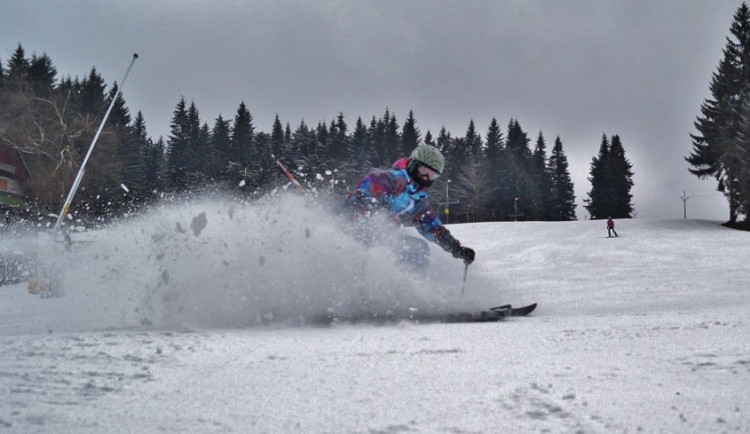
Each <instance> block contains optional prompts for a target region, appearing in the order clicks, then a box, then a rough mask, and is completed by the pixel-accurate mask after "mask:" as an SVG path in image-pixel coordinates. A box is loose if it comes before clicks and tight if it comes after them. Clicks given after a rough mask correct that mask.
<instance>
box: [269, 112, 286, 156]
mask: <svg viewBox="0 0 750 434" xmlns="http://www.w3.org/2000/svg"><path fill="white" fill-rule="evenodd" d="M283 153H284V128H283V127H282V126H281V119H279V114H278V113H277V114H276V118H275V119H274V120H273V127H272V128H271V154H273V155H274V156H275V157H276V158H282V157H283Z"/></svg>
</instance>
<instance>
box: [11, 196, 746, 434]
mask: <svg viewBox="0 0 750 434" xmlns="http://www.w3.org/2000/svg"><path fill="white" fill-rule="evenodd" d="M316 207H317V206H316V205H314V204H313V205H311V204H309V203H307V202H305V201H304V200H303V199H291V200H280V201H279V202H277V203H272V204H261V205H256V206H252V207H241V206H234V205H230V204H228V203H224V202H221V201H210V202H209V201H206V202H200V201H198V202H196V203H193V204H191V205H182V206H174V207H170V208H164V209H160V210H158V211H157V212H154V213H153V214H152V215H150V216H147V217H145V218H138V219H134V220H133V221H130V222H127V223H125V224H123V225H122V226H120V227H116V228H110V229H106V230H102V231H94V232H89V233H84V234H78V236H77V237H76V238H77V240H78V241H80V242H79V243H78V244H77V245H76V248H75V249H73V252H59V251H56V250H55V249H49V250H51V251H55V253H54V255H46V256H45V255H42V256H43V259H44V260H45V261H46V262H47V264H48V265H49V266H50V267H51V268H52V269H55V270H58V273H57V275H58V276H59V279H60V280H61V283H62V284H63V285H64V286H65V291H66V292H65V295H64V297H61V298H52V299H41V298H39V297H38V296H34V295H30V294H28V293H27V291H26V285H25V284H16V285H7V286H2V287H0V348H1V351H0V432H3V433H5V432H8V433H12V432H23V433H28V432H60V433H88V432H90V433H100V432H113V433H114V432H162V431H166V432H269V433H271V432H273V433H275V432H377V433H381V432H392V433H395V432H554V433H558V432H564V433H568V432H581V433H595V432H607V433H609V432H616V433H625V432H627V433H634V432H649V433H652V432H668V433H677V432H679V433H709V432H710V433H713V432H716V433H721V432H748V431H750V404H748V400H747V396H748V392H747V390H748V384H750V325H749V324H750V320H749V319H748V313H750V305H749V303H748V302H749V301H750V289H749V285H748V275H750V273H749V272H750V261H749V260H748V259H750V254H749V253H748V245H750V233H746V232H737V231H733V230H729V229H725V228H723V227H721V226H719V225H718V223H717V222H706V221H690V220H688V221H684V220H671V221H660V220H621V221H618V222H617V223H618V228H617V229H618V232H619V234H620V237H619V238H616V239H609V238H607V237H606V230H605V228H604V222H603V221H582V222H568V223H520V222H519V223H483V224H472V225H456V226H452V227H451V230H452V231H453V233H454V234H455V235H456V236H457V237H458V238H459V239H461V240H462V241H463V242H464V244H465V245H468V246H472V247H475V249H476V251H477V261H476V262H475V264H474V265H472V266H471V267H470V268H469V274H468V279H467V283H466V293H465V295H463V296H461V294H460V292H461V278H462V274H463V265H462V264H461V263H460V262H459V261H457V260H455V259H453V258H451V257H450V256H449V255H447V254H444V253H442V252H441V251H438V250H433V251H432V259H431V261H432V262H431V269H430V270H429V273H427V275H426V276H424V275H417V276H414V275H413V273H411V272H407V271H404V270H402V269H399V268H398V267H395V268H394V267H393V266H392V264H391V263H390V261H389V258H388V255H387V254H386V253H387V252H386V251H385V250H378V248H375V249H373V250H370V251H369V252H366V253H365V252H362V249H361V248H360V247H359V246H358V245H357V244H356V243H353V242H351V241H350V240H349V238H348V237H345V236H342V235H340V234H339V233H338V232H337V229H336V228H335V226H334V225H333V224H328V225H327V224H320V223H318V222H316V220H315V219H314V217H315V216H316V215H318V216H319V212H320V210H318V209H316ZM204 213H205V214H204ZM38 243H40V244H41V245H42V246H43V245H45V244H44V243H43V242H38ZM363 281H368V282H369V283H368V284H367V285H365V284H363ZM532 301H537V302H539V308H538V309H537V311H536V312H534V314H533V315H532V316H530V317H527V318H511V319H507V320H505V321H503V322H500V323H481V324H442V323H429V324H424V323H418V322H414V321H408V320H403V321H397V322H389V323H386V324H382V323H377V322H365V323H359V324H351V323H339V324H334V325H332V326H320V325H315V324H314V323H315V322H316V320H317V319H319V318H321V317H323V316H326V315H330V314H342V315H345V316H349V317H354V318H357V317H358V316H359V317H362V318H364V317H367V316H368V315H367V314H365V312H364V310H365V307H366V310H367V312H375V313H379V314H383V315H386V314H387V315H391V316H394V315H395V316H401V317H408V316H409V315H410V314H413V313H415V312H419V313H427V314H440V313H443V312H448V311H450V310H453V309H454V308H455V309H471V308H473V307H476V306H484V307H489V306H492V305H496V304H502V303H508V302H511V303H514V304H519V305H520V304H526V303H529V302H532Z"/></svg>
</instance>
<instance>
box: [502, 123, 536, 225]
mask: <svg viewBox="0 0 750 434" xmlns="http://www.w3.org/2000/svg"><path fill="white" fill-rule="evenodd" d="M529 142H530V140H529V137H528V135H527V134H526V132H525V131H523V129H522V128H521V125H520V124H519V122H518V121H517V120H515V119H511V120H510V122H509V124H508V136H507V139H506V145H505V147H506V151H507V157H508V160H507V162H508V167H509V170H508V179H507V182H508V186H509V188H510V193H511V199H512V200H513V205H512V209H513V214H514V215H513V218H514V219H518V218H519V217H524V218H527V217H528V216H530V215H538V214H539V210H538V206H539V201H538V187H537V185H536V184H535V182H534V179H533V178H532V176H531V170H530V162H531V149H529Z"/></svg>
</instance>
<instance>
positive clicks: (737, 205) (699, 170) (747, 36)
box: [685, 2, 750, 225]
mask: <svg viewBox="0 0 750 434" xmlns="http://www.w3.org/2000/svg"><path fill="white" fill-rule="evenodd" d="M729 31H730V36H728V37H727V38H726V45H725V47H724V49H723V51H722V53H723V56H722V59H721V61H720V62H719V65H718V67H717V69H716V72H714V74H713V75H712V77H711V81H710V84H709V90H710V93H711V97H710V98H707V99H705V100H704V102H703V104H702V105H701V108H700V112H701V114H700V115H699V116H698V117H697V118H696V121H695V123H694V125H695V129H696V130H697V132H695V133H693V134H691V135H690V136H691V139H692V152H691V153H690V155H688V156H687V157H685V160H686V161H687V162H688V163H689V165H690V167H689V168H688V170H689V171H690V173H692V174H694V175H696V176H697V177H699V178H701V179H703V178H708V177H713V178H715V179H716V181H717V190H718V191H720V192H722V193H723V194H724V196H726V198H727V201H728V203H729V222H728V223H729V224H730V225H735V224H737V221H738V218H739V216H741V215H744V216H745V222H744V223H745V224H747V223H748V219H747V217H748V213H749V212H750V10H749V9H748V6H747V4H746V3H744V2H743V3H742V5H740V7H739V8H738V9H737V11H736V12H735V14H734V17H733V21H732V23H731V25H730V28H729Z"/></svg>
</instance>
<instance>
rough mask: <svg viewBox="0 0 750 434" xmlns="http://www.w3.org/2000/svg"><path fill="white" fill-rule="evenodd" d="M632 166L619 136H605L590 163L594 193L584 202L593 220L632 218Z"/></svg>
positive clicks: (590, 193) (590, 178)
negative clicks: (610, 137)
mask: <svg viewBox="0 0 750 434" xmlns="http://www.w3.org/2000/svg"><path fill="white" fill-rule="evenodd" d="M632 168H633V166H632V164H631V163H630V161H628V159H627V158H626V157H625V149H624V148H623V147H622V142H621V140H620V136H618V135H613V136H612V140H611V141H609V140H608V139H607V136H606V135H603V136H602V143H601V145H600V147H599V154H598V155H597V156H596V157H594V158H593V159H592V161H591V170H590V175H591V176H590V177H589V181H590V182H591V191H590V192H589V197H588V198H587V199H585V200H584V202H585V203H586V204H587V205H586V206H585V207H586V209H587V210H588V211H589V214H590V215H591V218H592V219H603V218H607V217H612V218H629V217H631V216H632V213H633V205H632V203H631V200H632V198H633V196H632V194H631V193H630V190H631V189H632V187H633V171H632Z"/></svg>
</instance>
